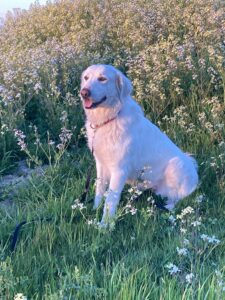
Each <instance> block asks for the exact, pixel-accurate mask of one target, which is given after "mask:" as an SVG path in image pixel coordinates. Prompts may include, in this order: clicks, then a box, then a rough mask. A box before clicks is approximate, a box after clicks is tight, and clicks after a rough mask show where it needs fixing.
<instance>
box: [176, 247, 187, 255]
mask: <svg viewBox="0 0 225 300" xmlns="http://www.w3.org/2000/svg"><path fill="white" fill-rule="evenodd" d="M177 253H178V255H181V256H182V255H183V256H187V255H188V250H187V249H186V248H179V247H177Z"/></svg>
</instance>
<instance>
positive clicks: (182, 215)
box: [177, 206, 194, 220]
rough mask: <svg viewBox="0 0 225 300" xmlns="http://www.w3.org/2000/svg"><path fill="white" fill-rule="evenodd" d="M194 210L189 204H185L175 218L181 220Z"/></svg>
mask: <svg viewBox="0 0 225 300" xmlns="http://www.w3.org/2000/svg"><path fill="white" fill-rule="evenodd" d="M193 212H194V209H193V208H192V207H191V206H187V207H186V208H184V209H183V210H182V211H181V214H180V215H177V219H180V220H182V219H183V218H184V217H185V216H186V215H188V214H192V213H193Z"/></svg>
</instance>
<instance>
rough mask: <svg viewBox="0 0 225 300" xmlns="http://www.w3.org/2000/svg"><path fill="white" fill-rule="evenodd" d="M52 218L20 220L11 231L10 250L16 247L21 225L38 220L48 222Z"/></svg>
mask: <svg viewBox="0 0 225 300" xmlns="http://www.w3.org/2000/svg"><path fill="white" fill-rule="evenodd" d="M52 219H53V218H41V219H37V220H31V221H22V222H20V223H19V224H18V225H17V226H16V228H15V229H14V231H13V234H12V237H11V240H12V242H11V246H10V250H11V251H12V252H13V251H14V250H15V249H16V244H17V241H18V239H19V234H20V230H21V228H22V226H23V225H25V224H28V223H29V224H30V223H34V222H38V221H40V222H43V221H47V222H50V221H52Z"/></svg>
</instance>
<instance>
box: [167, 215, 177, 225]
mask: <svg viewBox="0 0 225 300" xmlns="http://www.w3.org/2000/svg"><path fill="white" fill-rule="evenodd" d="M168 220H169V221H170V222H171V223H172V224H173V225H174V224H175V223H176V218H175V217H174V216H173V215H171V216H169V218H168Z"/></svg>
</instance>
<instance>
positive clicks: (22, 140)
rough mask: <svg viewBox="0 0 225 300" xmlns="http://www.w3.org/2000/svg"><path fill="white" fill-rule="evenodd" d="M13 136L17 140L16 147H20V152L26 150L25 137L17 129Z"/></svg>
mask: <svg viewBox="0 0 225 300" xmlns="http://www.w3.org/2000/svg"><path fill="white" fill-rule="evenodd" d="M14 135H15V137H16V138H17V145H18V146H20V149H21V150H22V151H24V150H26V149H27V145H26V143H25V138H26V135H25V134H24V133H23V132H22V131H21V130H19V129H14Z"/></svg>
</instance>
